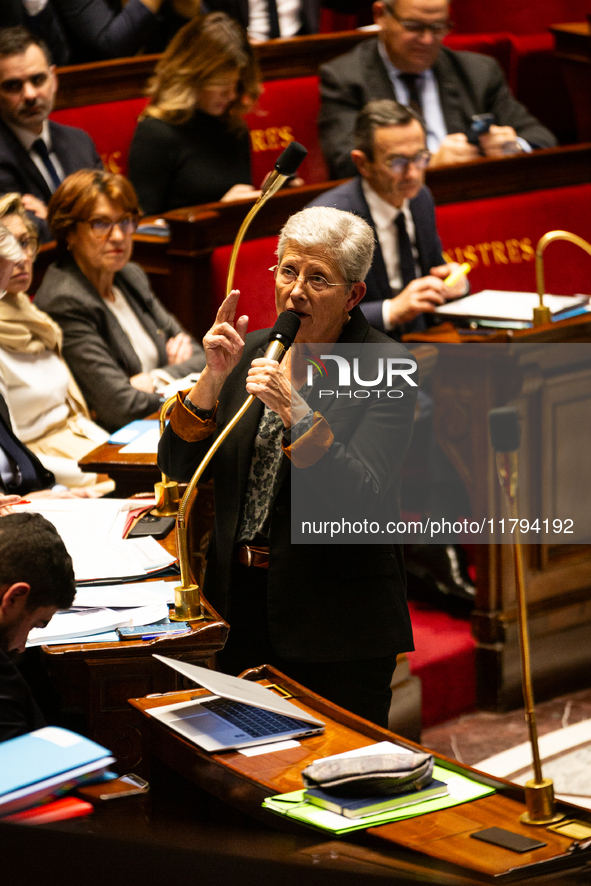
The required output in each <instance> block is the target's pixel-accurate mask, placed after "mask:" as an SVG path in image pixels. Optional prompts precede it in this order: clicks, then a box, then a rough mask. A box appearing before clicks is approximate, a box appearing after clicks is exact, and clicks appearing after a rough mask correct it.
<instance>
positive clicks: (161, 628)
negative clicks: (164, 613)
mask: <svg viewBox="0 0 591 886" xmlns="http://www.w3.org/2000/svg"><path fill="white" fill-rule="evenodd" d="M189 629H190V625H189V624H188V622H186V621H161V622H156V624H151V625H138V626H134V627H129V628H117V634H118V635H119V639H120V640H142V639H143V638H144V637H157V636H158V637H160V636H161V637H165V636H166V635H167V634H172V635H174V634H184V633H185V632H186V631H188V630H189Z"/></svg>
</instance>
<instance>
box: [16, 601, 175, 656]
mask: <svg viewBox="0 0 591 886" xmlns="http://www.w3.org/2000/svg"><path fill="white" fill-rule="evenodd" d="M167 617H168V605H167V604H166V603H157V604H156V605H153V606H140V607H137V608H135V609H119V610H113V609H83V610H81V611H79V612H71V611H70V612H56V614H55V615H54V616H53V618H52V619H51V621H50V622H49V624H48V625H47V627H45V628H33V630H32V631H30V632H29V638H28V640H27V645H28V646H41V645H43V644H44V643H45V642H47V641H52V640H53V641H56V642H57V641H60V640H61V642H63V643H65V642H68V641H69V639H70V638H71V637H91V636H92V635H93V634H101V633H104V632H105V631H112V630H114V629H115V628H122V627H135V626H139V625H148V624H153V623H154V622H157V621H160V620H161V619H163V618H167Z"/></svg>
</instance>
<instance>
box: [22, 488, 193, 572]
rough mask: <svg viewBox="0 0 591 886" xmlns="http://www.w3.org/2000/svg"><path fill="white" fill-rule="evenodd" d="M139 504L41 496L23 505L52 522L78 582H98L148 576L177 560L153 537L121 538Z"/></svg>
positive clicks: (122, 501)
mask: <svg viewBox="0 0 591 886" xmlns="http://www.w3.org/2000/svg"><path fill="white" fill-rule="evenodd" d="M137 505H138V502H137V501H133V500H131V499H50V500H47V499H41V500H39V502H38V503H37V502H34V503H33V502H32V503H31V504H30V505H23V507H24V508H26V509H27V510H31V511H36V512H38V513H40V514H43V516H44V517H46V518H47V519H48V520H49V521H50V522H51V523H53V525H54V526H55V528H56V529H57V531H58V532H59V534H60V535H61V537H62V539H63V541H64V544H65V546H66V548H67V549H68V553H69V554H70V556H71V557H72V560H73V562H74V575H75V578H76V581H95V580H108V579H118V578H127V577H129V578H131V577H133V576H136V575H144V574H145V575H146V576H147V575H149V573H150V572H153V571H155V570H158V569H163V568H164V567H165V566H169V565H170V564H171V563H174V562H175V560H176V557H174V556H173V555H172V554H169V553H168V551H166V550H165V549H164V548H163V547H162V545H160V544H158V542H157V541H156V539H154V538H152V537H151V536H146V537H145V538H134V539H131V538H128V539H122V538H121V534H122V525H121V524H122V521H123V520H124V519H125V512H127V511H129V510H130V509H133V508H134V507H137Z"/></svg>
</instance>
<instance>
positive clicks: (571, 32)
mask: <svg viewBox="0 0 591 886" xmlns="http://www.w3.org/2000/svg"><path fill="white" fill-rule="evenodd" d="M550 30H551V31H552V33H553V34H554V39H555V40H556V45H555V48H554V54H555V55H556V57H557V58H558V59H560V66H561V68H562V72H563V74H564V79H565V82H566V85H567V88H568V91H569V94H570V97H571V100H572V104H573V109H574V112H575V119H576V123H577V133H578V136H579V140H580V141H589V140H590V139H591V103H590V102H589V95H590V94H591V26H590V25H589V23H588V22H574V23H572V24H562V25H554V27H552V28H550Z"/></svg>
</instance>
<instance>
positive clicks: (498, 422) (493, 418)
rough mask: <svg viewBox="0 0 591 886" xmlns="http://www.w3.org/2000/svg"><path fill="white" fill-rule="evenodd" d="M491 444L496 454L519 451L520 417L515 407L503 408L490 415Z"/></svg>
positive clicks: (493, 410)
mask: <svg viewBox="0 0 591 886" xmlns="http://www.w3.org/2000/svg"><path fill="white" fill-rule="evenodd" d="M488 427H489V431H490V442H491V443H492V448H493V449H494V450H495V452H515V451H516V450H517V449H519V442H520V436H521V434H520V430H519V416H518V414H517V410H516V409H515V407H514V406H501V407H499V408H498V409H491V410H490V412H489V413H488Z"/></svg>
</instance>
